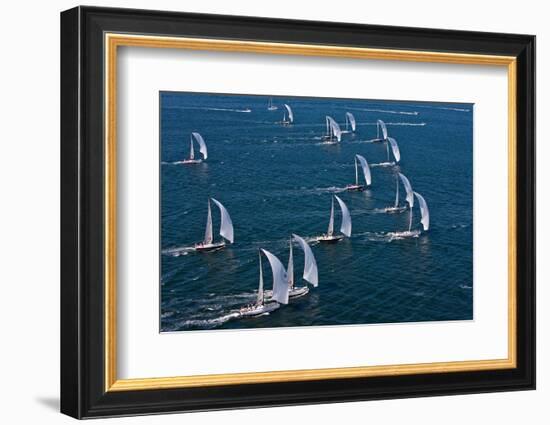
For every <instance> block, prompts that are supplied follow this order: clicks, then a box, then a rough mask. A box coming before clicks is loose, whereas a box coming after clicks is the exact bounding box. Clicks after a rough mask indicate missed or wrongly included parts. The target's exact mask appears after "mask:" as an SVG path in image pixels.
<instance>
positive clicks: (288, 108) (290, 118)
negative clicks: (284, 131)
mask: <svg viewBox="0 0 550 425" xmlns="http://www.w3.org/2000/svg"><path fill="white" fill-rule="evenodd" d="M285 108H286V110H287V111H288V120H289V121H290V122H294V114H293V113H292V109H290V106H288V105H287V104H286V103H285Z"/></svg>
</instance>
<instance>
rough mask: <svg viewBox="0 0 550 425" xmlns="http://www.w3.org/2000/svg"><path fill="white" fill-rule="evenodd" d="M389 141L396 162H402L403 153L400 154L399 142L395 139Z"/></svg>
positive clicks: (389, 138)
mask: <svg viewBox="0 0 550 425" xmlns="http://www.w3.org/2000/svg"><path fill="white" fill-rule="evenodd" d="M388 141H389V142H390V145H391V150H392V152H393V157H394V158H395V162H399V161H400V160H401V153H400V152H399V146H397V142H396V141H395V139H394V138H393V137H388Z"/></svg>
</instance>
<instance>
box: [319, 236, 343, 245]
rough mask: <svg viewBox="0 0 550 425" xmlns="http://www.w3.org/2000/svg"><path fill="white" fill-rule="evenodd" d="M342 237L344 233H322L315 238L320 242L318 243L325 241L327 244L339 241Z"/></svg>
mask: <svg viewBox="0 0 550 425" xmlns="http://www.w3.org/2000/svg"><path fill="white" fill-rule="evenodd" d="M342 239H344V235H330V236H329V235H323V236H319V237H318V238H317V241H318V242H320V243H327V244H331V243H338V242H340V241H341V240H342Z"/></svg>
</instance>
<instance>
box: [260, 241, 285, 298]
mask: <svg viewBox="0 0 550 425" xmlns="http://www.w3.org/2000/svg"><path fill="white" fill-rule="evenodd" d="M262 252H263V253H264V254H265V256H266V257H267V259H268V260H269V264H270V265H271V271H272V273H273V295H272V297H271V298H273V299H274V300H275V301H278V302H280V303H281V304H288V292H289V291H288V289H289V288H288V275H287V273H286V270H285V266H283V263H281V260H279V259H278V258H277V257H276V256H275V255H273V254H272V253H271V252H269V251H267V250H265V249H262Z"/></svg>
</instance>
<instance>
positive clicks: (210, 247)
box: [195, 241, 225, 252]
mask: <svg viewBox="0 0 550 425" xmlns="http://www.w3.org/2000/svg"><path fill="white" fill-rule="evenodd" d="M223 248H225V242H223V241H222V242H214V243H209V244H205V243H202V242H201V243H198V244H196V245H195V250H196V251H199V252H213V251H218V250H220V249H223Z"/></svg>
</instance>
